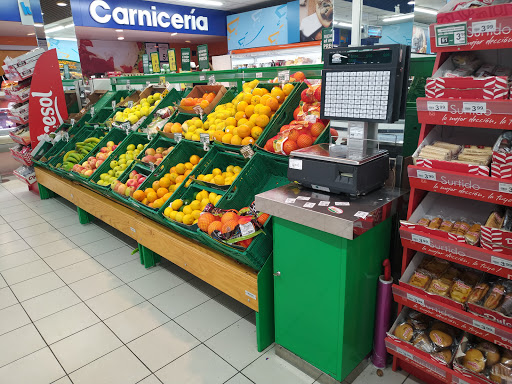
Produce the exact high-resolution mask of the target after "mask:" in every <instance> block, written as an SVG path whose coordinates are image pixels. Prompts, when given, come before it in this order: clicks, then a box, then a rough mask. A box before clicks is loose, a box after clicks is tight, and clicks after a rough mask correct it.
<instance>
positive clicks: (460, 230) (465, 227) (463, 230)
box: [457, 221, 470, 236]
mask: <svg viewBox="0 0 512 384" xmlns="http://www.w3.org/2000/svg"><path fill="white" fill-rule="evenodd" d="M469 227H470V225H469V224H468V223H466V222H465V221H461V222H460V224H459V226H458V227H457V235H461V236H464V235H465V234H466V233H467V231H468V230H469Z"/></svg>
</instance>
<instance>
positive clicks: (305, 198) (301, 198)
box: [297, 196, 311, 201]
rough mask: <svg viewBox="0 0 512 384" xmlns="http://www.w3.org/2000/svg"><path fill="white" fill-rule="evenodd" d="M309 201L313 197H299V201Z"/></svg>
mask: <svg viewBox="0 0 512 384" xmlns="http://www.w3.org/2000/svg"><path fill="white" fill-rule="evenodd" d="M309 199H311V197H307V196H297V200H302V201H309Z"/></svg>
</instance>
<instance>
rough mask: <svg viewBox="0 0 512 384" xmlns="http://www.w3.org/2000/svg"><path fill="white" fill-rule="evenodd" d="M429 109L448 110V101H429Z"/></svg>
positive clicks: (432, 110) (430, 110)
mask: <svg viewBox="0 0 512 384" xmlns="http://www.w3.org/2000/svg"><path fill="white" fill-rule="evenodd" d="M427 110H428V111H429V112H448V102H447V101H427Z"/></svg>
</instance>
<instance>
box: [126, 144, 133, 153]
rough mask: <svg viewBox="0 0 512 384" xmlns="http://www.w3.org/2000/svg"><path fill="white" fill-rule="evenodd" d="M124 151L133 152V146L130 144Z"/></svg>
mask: <svg viewBox="0 0 512 384" xmlns="http://www.w3.org/2000/svg"><path fill="white" fill-rule="evenodd" d="M126 149H127V150H128V151H133V150H135V144H130V145H128V146H127V147H126Z"/></svg>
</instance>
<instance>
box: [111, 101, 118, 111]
mask: <svg viewBox="0 0 512 384" xmlns="http://www.w3.org/2000/svg"><path fill="white" fill-rule="evenodd" d="M116 105H117V103H116V101H115V100H112V109H116Z"/></svg>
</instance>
